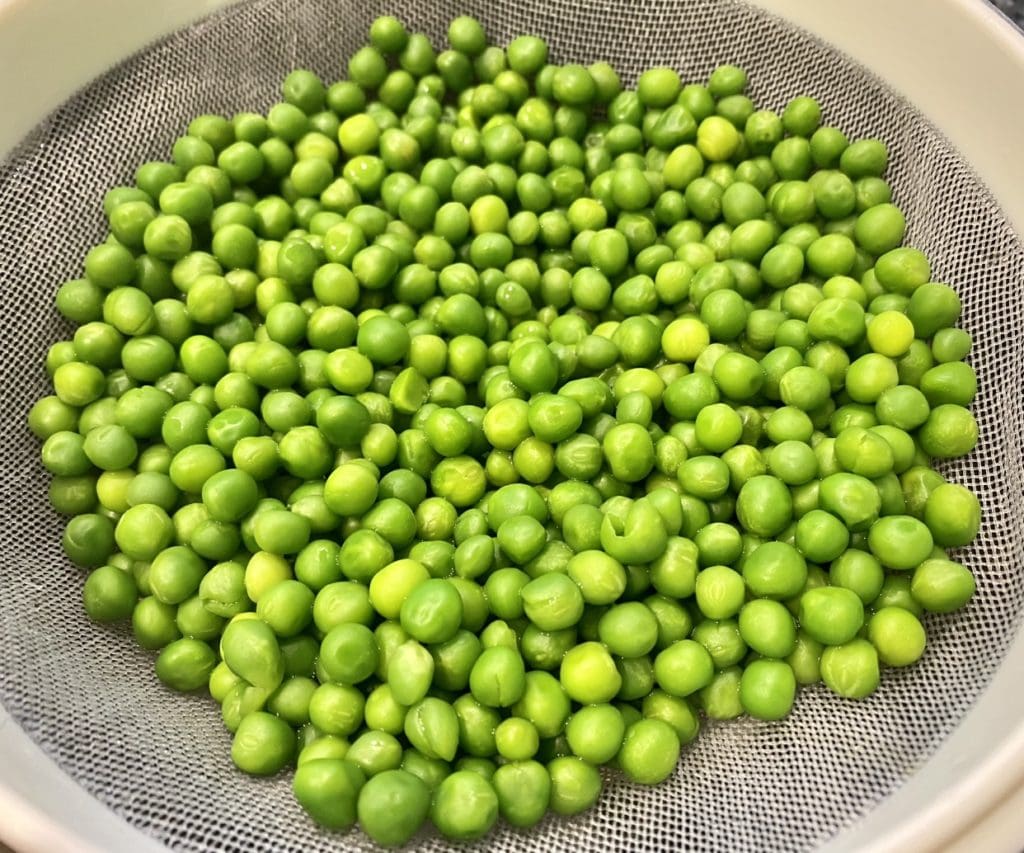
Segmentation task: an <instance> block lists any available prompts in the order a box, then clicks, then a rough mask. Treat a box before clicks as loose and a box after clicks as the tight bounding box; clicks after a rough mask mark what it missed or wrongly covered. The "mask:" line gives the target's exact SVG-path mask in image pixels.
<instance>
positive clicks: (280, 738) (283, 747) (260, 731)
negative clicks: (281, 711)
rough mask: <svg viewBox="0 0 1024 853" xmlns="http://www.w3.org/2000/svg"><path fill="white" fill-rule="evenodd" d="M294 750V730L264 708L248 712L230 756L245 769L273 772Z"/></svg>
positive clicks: (282, 765)
mask: <svg viewBox="0 0 1024 853" xmlns="http://www.w3.org/2000/svg"><path fill="white" fill-rule="evenodd" d="M294 754H295V730H294V729H293V728H292V727H291V726H289V725H288V724H287V723H286V722H285V721H284V720H282V719H280V718H279V717H275V716H274V715H273V714H268V713H266V712H264V711H254V712H253V713H251V714H248V715H246V716H245V717H244V718H243V719H242V721H241V723H240V724H239V726H238V730H237V731H236V732H235V737H234V740H233V741H232V742H231V760H232V761H234V762H235V765H236V766H237V767H238V768H239V769H240V770H244V771H245V772H246V773H251V774H253V775H256V776H272V775H274V774H275V773H277V772H278V771H279V770H281V769H282V768H283V767H284V766H285V765H286V764H288V763H290V762H291V761H292V759H293V757H294Z"/></svg>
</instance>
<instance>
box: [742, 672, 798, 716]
mask: <svg viewBox="0 0 1024 853" xmlns="http://www.w3.org/2000/svg"><path fill="white" fill-rule="evenodd" d="M795 695H796V678H795V676H794V674H793V670H792V668H791V667H790V666H789V664H788V663H786V662H785V661H780V660H768V659H760V660H756V661H753V662H752V663H751V664H750V665H749V666H747V668H746V669H744V670H743V675H742V676H741V677H740V703H741V704H742V706H743V709H744V710H745V711H746V712H747V713H748V714H750V716H752V717H754V718H755V719H758V720H781V719H782V718H783V717H785V716H786V715H787V714H788V713H789V710H790V708H791V707H792V706H793V699H794V697H795Z"/></svg>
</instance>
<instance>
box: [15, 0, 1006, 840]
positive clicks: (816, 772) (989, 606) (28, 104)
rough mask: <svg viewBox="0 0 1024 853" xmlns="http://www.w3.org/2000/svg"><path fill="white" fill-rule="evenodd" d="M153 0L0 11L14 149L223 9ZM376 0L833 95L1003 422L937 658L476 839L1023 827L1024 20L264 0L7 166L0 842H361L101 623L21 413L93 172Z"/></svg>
mask: <svg viewBox="0 0 1024 853" xmlns="http://www.w3.org/2000/svg"><path fill="white" fill-rule="evenodd" d="M150 5H151V4H135V3H128V2H123V0H110V2H107V3H103V4H100V3H81V2H77V3H76V2H74V0H36V2H33V3H29V2H24V1H23V0H22V2H11V0H8V2H7V3H6V4H4V3H0V70H2V72H3V73H2V74H0V78H2V80H3V83H2V88H0V94H2V95H3V99H4V101H5V105H4V112H5V114H6V115H5V122H6V124H5V129H4V131H3V134H4V135H2V136H0V151H2V150H4V149H6V148H8V147H9V146H10V145H12V144H13V143H14V141H15V140H16V139H17V138H18V137H19V136H21V134H22V133H23V132H24V131H26V130H27V129H28V128H29V127H30V126H31V125H32V124H33V123H34V122H35V121H37V120H38V119H39V118H41V117H42V115H43V113H45V112H46V111H47V110H49V109H51V108H52V107H53V106H55V105H56V104H57V103H58V101H59V100H61V99H62V98H63V97H64V96H65V95H67V94H68V93H69V92H70V91H71V90H72V89H73V88H76V87H77V86H78V85H80V83H81V82H82V81H83V80H85V79H88V77H89V76H90V75H91V74H93V73H96V72H98V71H100V70H102V69H103V67H105V66H106V65H107V64H109V63H111V62H112V61H113V60H114V59H119V58H120V57H122V56H124V55H126V54H127V53H128V52H130V50H132V49H134V48H136V47H138V46H139V45H141V44H142V43H143V42H145V41H146V40H148V39H149V38H151V37H154V36H156V35H159V34H161V33H162V32H166V31H168V30H170V29H171V28H173V27H174V26H178V25H180V24H183V23H185V22H186V21H187V20H189V19H190V18H191V17H193V16H194V15H196V14H198V13H200V12H201V11H204V10H207V9H210V8H212V7H215V6H217V5H222V4H221V3H219V2H217V0H205V2H204V0H187V2H186V1H185V0H179V2H178V3H175V4H172V3H170V2H167V3H165V4H161V5H159V6H157V7H156V8H155V9H150V8H149V6H150ZM758 6H763V7H767V8H768V9H770V10H772V11H773V12H776V13H778V14H780V15H782V16H784V17H772V16H771V15H769V14H766V12H765V11H764V9H762V8H758ZM384 12H391V13H394V14H397V15H399V16H400V17H402V18H403V19H404V20H405V21H407V22H408V23H409V24H411V25H413V26H414V27H415V28H417V29H422V30H424V31H426V32H427V33H428V34H429V35H430V36H431V37H433V38H434V39H435V40H440V38H441V37H442V35H443V32H444V27H445V25H446V22H447V21H448V20H449V19H450V18H451V17H453V16H454V15H456V14H460V13H463V12H468V13H471V14H475V15H477V16H478V17H480V18H481V19H482V20H483V21H484V23H485V24H486V26H487V29H488V32H489V34H490V35H491V36H492V37H494V38H496V39H498V40H499V41H502V42H503V41H505V40H506V39H507V38H508V37H510V36H511V35H513V34H517V33H520V32H536V33H538V34H541V35H543V36H545V37H546V38H547V39H548V40H549V42H550V44H551V47H552V51H553V55H554V58H555V59H556V61H563V62H564V61H569V60H581V61H593V60H596V59H608V60H610V61H612V62H613V63H614V64H615V65H616V67H617V68H618V69H619V70H620V72H621V73H622V75H623V77H624V79H625V80H626V82H627V83H628V82H632V81H633V80H634V79H635V74H636V72H637V71H638V70H640V69H642V68H644V67H646V66H648V65H650V64H653V63H668V64H672V65H674V66H676V67H678V68H679V69H680V70H681V71H682V72H683V73H684V77H686V78H688V79H697V78H702V77H703V76H704V75H706V74H707V72H708V71H709V70H710V69H711V68H712V67H714V66H715V65H717V64H719V63H722V62H726V61H728V62H735V63H737V64H740V65H742V66H744V67H745V68H746V69H747V70H748V71H749V72H750V77H751V80H752V95H753V96H754V98H755V100H756V101H757V103H758V104H764V105H767V106H769V107H772V108H776V109H777V108H780V107H781V106H782V105H783V104H784V103H785V101H786V100H787V99H788V98H790V97H792V96H794V95H798V94H812V95H814V96H816V97H817V98H819V100H820V101H821V103H822V105H823V108H824V112H825V116H826V119H827V121H828V122H829V123H831V124H835V125H838V126H839V127H841V128H843V129H844V130H845V131H846V132H847V133H848V134H850V135H851V136H858V135H877V136H879V137H881V138H882V139H884V140H886V142H887V143H888V144H889V147H890V152H891V166H890V170H889V173H888V175H889V178H890V179H891V181H892V184H893V186H894V189H895V198H896V201H897V203H899V204H900V206H901V207H902V208H903V210H904V211H905V212H906V213H907V218H908V220H909V223H910V228H909V232H908V235H907V239H908V242H909V243H911V244H913V245H917V246H919V247H920V248H922V249H923V250H924V251H925V252H927V254H928V255H929V257H930V259H931V260H932V265H933V270H934V275H935V277H936V278H937V279H939V280H944V281H947V282H949V283H951V284H952V285H954V286H955V287H956V288H957V289H958V291H959V292H960V294H961V296H962V298H963V302H964V315H963V324H964V326H965V327H966V328H967V329H968V330H969V331H970V332H971V333H972V334H973V335H974V339H975V342H976V343H975V349H974V351H973V354H972V356H971V360H972V363H973V364H974V366H975V368H976V369H977V371H978V375H979V379H980V393H979V395H978V400H977V403H976V405H975V412H976V415H977V417H978V420H979V423H980V425H981V431H982V440H981V442H980V444H979V447H978V449H977V451H976V452H975V453H974V454H972V455H971V456H970V457H969V458H967V459H965V460H961V461H958V462H956V463H954V464H953V465H951V466H949V467H948V470H947V474H948V475H949V476H950V477H951V478H953V479H955V480H956V481H958V482H962V483H964V484H966V485H968V486H969V487H971V488H972V489H973V490H974V491H975V492H976V493H977V494H978V495H979V496H980V498H981V500H982V504H983V507H984V511H985V518H984V525H983V528H982V532H981V535H980V536H979V538H978V540H977V542H976V544H975V545H974V546H973V547H972V548H971V549H970V550H969V551H968V552H967V553H966V554H965V555H964V556H963V559H964V560H965V561H966V562H967V564H968V565H969V566H970V567H971V568H972V570H973V571H974V572H975V573H976V576H977V579H978V593H977V596H976V598H975V599H974V600H973V601H972V602H971V603H970V604H969V606H968V607H967V608H966V609H965V610H964V611H962V612H959V613H956V614H953V615H952V616H949V617H943V618H934V619H930V620H929V622H928V631H929V640H930V645H929V651H928V653H927V654H926V656H925V658H924V659H923V660H922V661H921V662H920V663H919V664H918V665H917V666H915V667H913V668H911V669H910V670H908V671H903V672H889V673H887V674H886V675H885V677H884V678H883V683H882V687H881V689H880V690H879V691H878V692H877V693H876V694H875V695H873V696H872V697H870V698H869V699H868V700H866V701H864V702H862V703H853V702H844V701H841V700H838V699H837V698H836V697H834V696H832V695H829V694H827V692H826V691H825V690H823V689H810V690H805V691H804V692H803V693H802V694H801V696H800V698H799V700H798V702H797V705H796V708H795V710H794V712H793V714H792V715H791V716H790V717H789V718H788V719H787V720H785V721H784V722H781V723H776V724H763V723H757V722H754V721H750V720H746V721H741V722H733V723H730V724H724V725H719V726H711V727H708V729H709V730H708V731H705V732H704V733H702V735H701V737H700V738H699V739H698V740H697V742H696V744H695V745H694V746H692V747H691V748H689V749H687V750H686V752H685V755H684V758H683V760H682V762H681V763H680V766H679V770H678V772H677V774H676V775H675V777H674V778H673V779H672V780H670V781H669V782H667V783H666V784H664V785H661V786H659V787H657V788H654V789H640V788H637V787H633V786H629V785H626V784H624V783H622V782H619V781H614V782H612V783H611V784H610V786H609V787H608V789H607V791H606V793H605V795H604V796H603V798H602V800H601V803H600V805H599V806H598V807H597V808H596V809H595V810H593V811H592V812H591V813H589V814H587V815H585V816H583V817H581V818H578V819H574V820H561V819H549V820H547V821H545V822H544V823H543V824H542V825H541V826H540V827H538V828H537V829H535V830H534V831H532V832H529V833H515V832H511V831H509V830H508V829H506V828H502V829H499V830H498V831H497V832H496V833H495V834H493V835H492V836H490V837H489V838H488V839H487V840H486V841H484V842H481V843H480V844H479V845H478V846H477V847H476V848H475V849H479V850H496V851H509V852H510V853H511V851H526V850H545V851H561V850H573V851H577V850H623V851H626V850H645V851H655V850H701V851H705V850H706V851H711V850H729V851H754V850H767V849H771V850H776V849H778V850H804V849H812V848H827V849H830V850H833V851H840V850H858V849H866V848H874V849H879V850H895V849H901V850H906V849H915V850H916V849H921V850H925V849H938V848H944V849H954V848H955V847H957V846H959V849H964V850H966V849H993V850H999V849H1006V850H1010V849H1014V848H1017V847H1019V845H1020V842H1021V840H1022V839H1024V824H1022V822H1021V809H1020V806H1019V805H1017V806H1015V805H1014V803H1015V802H1016V803H1019V791H1020V786H1021V779H1022V776H1024V724H1022V720H1024V686H1022V678H1021V676H1022V674H1024V636H1022V631H1021V623H1022V616H1024V499H1022V498H1024V487H1022V483H1024V456H1022V435H1024V348H1022V346H1021V329H1022V328H1024V244H1022V241H1021V234H1024V166H1022V163H1024V158H1022V157H1020V153H1019V152H1020V149H1019V145H1020V139H1021V138H1022V135H1024V134H1022V130H1024V119H1022V115H1021V112H1022V110H1021V106H1022V101H1021V96H1020V93H1021V92H1022V91H1024V47H1022V45H1024V41H1022V40H1021V39H1020V38H1019V37H1018V36H1016V35H1015V34H1014V32H1013V31H1012V30H1011V28H1010V27H1009V25H1008V24H1006V23H1005V22H1003V21H1001V20H1000V19H999V18H998V17H997V16H996V15H995V13H993V12H992V11H990V10H988V9H987V8H986V7H985V6H984V5H983V4H981V3H980V2H973V0H941V2H931V3H927V4H926V3H924V2H923V0H921V2H918V0H914V2H909V1H908V2H903V3H901V2H896V3H892V2H884V0H861V2H858V3H857V4H833V3H820V4H810V3H805V2H799V0H762V2H761V3H760V4H758V5H753V4H750V5H748V4H741V3H737V2H732V1H731V0H691V2H686V3H683V2H673V0H649V2H641V3H632V2H629V0H594V2H580V0H576V1H575V2H573V0H520V2H515V0H505V1H504V2H491V3H486V2H482V0H463V2H451V0H441V2H433V3H429V4H428V3H415V2H409V0H388V2H380V0H371V1H370V2H356V0H336V2H332V0H258V2H254V3H245V4H240V5H238V6H233V7H232V8H229V9H227V10H226V11H223V12H221V13H220V14H218V15H216V16H215V17H213V18H210V19H207V20H204V21H202V22H201V23H199V24H197V25H195V26H192V27H191V28H189V29H187V30H184V31H181V32H178V33H176V34H174V35H172V36H170V37H169V38H166V39H164V40H163V41H160V42H158V43H156V44H155V45H153V46H151V47H149V48H146V49H145V50H143V51H142V52H141V53H138V54H136V55H135V56H133V57H132V58H130V59H128V60H127V61H126V62H124V63H123V64H121V65H118V66H117V67H115V68H114V69H113V70H112V71H110V72H108V73H106V74H105V75H104V76H102V77H101V78H99V79H98V80H97V81H95V82H94V83H91V84H89V85H88V86H86V87H85V88H84V89H83V90H81V91H80V92H79V93H78V94H77V95H75V96H74V97H73V98H72V99H71V100H70V101H67V102H66V103H64V104H63V105H62V106H61V107H60V108H59V109H58V110H57V111H56V112H55V113H53V114H52V115H50V117H49V118H48V119H47V120H46V121H45V122H44V123H43V124H42V125H40V126H39V127H37V128H36V129H35V130H34V131H33V132H32V133H31V134H30V135H29V136H28V137H27V138H26V139H25V140H24V141H23V142H21V143H20V144H19V145H18V147H17V148H16V149H15V150H14V151H13V153H10V154H9V155H8V156H7V159H6V160H5V161H4V162H3V164H2V165H0V303H2V304H0V372H2V378H0V387H2V388H3V395H2V397H0V430H2V434H3V436H4V442H3V444H2V445H0V459H2V463H3V464H2V466H0V496H2V498H0V499H2V501H3V524H2V525H0V590H2V595H0V705H2V708H0V838H4V839H6V840H8V841H9V843H11V844H14V845H15V846H16V847H18V848H19V849H24V850H29V849H38V850H47V851H50V850H58V849H75V848H78V849H106V850H131V851H147V850H156V849H160V847H161V845H167V846H170V847H172V848H174V849H178V850H187V851H201V850H202V851H205V850H224V851H239V852H241V851H250V850H274V851H310V853H312V851H320V850H349V849H353V850H355V849H372V845H370V844H369V842H367V841H366V839H365V837H364V836H362V835H361V834H358V833H351V834H347V835H341V836H338V835H329V834H325V833H321V832H319V831H318V830H317V829H315V828H314V827H313V825H312V823H311V822H309V821H308V820H306V819H305V818H304V817H303V815H302V814H301V813H300V810H299V807H298V806H297V805H296V804H295V803H294V801H293V800H292V797H291V795H290V792H289V782H288V780H287V779H286V778H279V779H272V780H265V781H258V780H254V779H251V778H248V777H244V776H243V775H242V774H240V773H238V772H236V771H235V770H234V769H233V768H232V766H231V762H230V758H229V738H228V734H227V733H226V731H225V730H224V729H223V727H222V726H221V724H220V722H219V719H218V713H217V708H216V706H215V705H214V704H213V703H212V702H209V701H203V700H200V699H195V698H183V697H181V696H179V695H176V694H171V693H169V692H168V691H166V690H164V689H163V688H162V687H161V686H160V685H159V684H158V682H157V681H156V680H155V678H154V677H153V674H152V660H151V658H150V657H149V656H148V655H147V654H146V653H144V652H142V651H140V650H138V649H137V648H136V647H135V646H134V644H133V642H132V641H131V639H130V637H129V636H128V635H127V632H124V631H112V630H102V629H99V628H97V627H95V626H93V625H91V624H89V623H88V622H87V620H86V618H85V616H84V614H83V613H82V610H81V604H80V589H81V583H82V575H81V574H80V573H79V572H78V571H77V570H75V569H73V568H72V567H71V566H70V565H69V564H68V562H67V561H66V560H65V559H64V558H63V557H62V555H61V553H60V548H59V538H60V520H59V519H58V518H57V517H56V516H55V515H54V514H53V513H52V512H51V511H50V510H49V509H48V507H47V503H46V485H45V484H46V477H45V476H44V472H43V471H42V469H41V467H40V465H39V463H38V462H37V456H38V448H37V444H36V442H35V440H34V439H33V438H32V437H31V436H30V435H29V434H28V431H27V430H26V428H25V426H24V418H25V414H26V412H27V410H28V407H29V405H30V404H31V402H32V401H33V400H35V399H36V398H37V397H38V396H40V395H41V394H42V393H44V388H45V380H44V377H43V375H42V370H41V364H42V359H43V354H44V352H45V349H46V346H47V344H48V343H49V342H51V341H52V340H54V339H56V338H57V337H59V336H60V335H61V334H62V333H66V331H67V329H66V328H64V326H63V325H62V323H61V321H60V319H59V318H58V316H57V314H56V312H55V310H54V309H53V307H52V299H53V293H54V290H55V288H56V287H57V285H58V283H59V282H61V281H63V280H64V279H66V278H69V277H73V276H76V275H78V274H79V273H80V266H79V265H80V260H81V258H82V256H83V254H84V252H85V250H86V249H87V248H88V247H89V246H90V245H92V244H93V243H95V242H96V241H98V240H100V239H102V237H103V228H102V222H101V215H100V208H99V202H100V198H101V196H102V192H103V190H104V189H105V188H107V187H108V186H111V185H113V184H116V183H121V182H124V181H125V180H126V179H128V178H129V176H130V174H131V170H132V169H133V167H134V165H135V164H137V163H139V162H141V161H143V160H146V159H150V158H157V157H161V156H166V154H167V152H168V150H169V146H170V144H171V142H172V140H173V139H174V138H175V136H176V135H178V134H179V133H181V132H182V131H183V129H184V127H185V124H186V122H187V120H188V119H189V118H190V117H191V116H193V115H196V114H198V113H201V112H221V113H225V114H229V115H230V114H232V113H234V112H236V111H238V110H241V109H253V108H255V109H265V108H266V107H267V106H268V105H269V104H270V103H271V102H273V101H274V100H275V99H276V92H277V86H278V84H279V81H280V79H281V77H282V76H283V74H284V73H286V72H287V71H288V70H290V69H291V68H293V67H295V66H298V65H305V66H308V67H311V68H313V69H315V70H316V71H318V72H320V73H321V74H323V75H324V76H325V77H326V78H327V79H335V78H336V77H337V76H339V73H340V57H342V56H345V55H348V54H349V53H350V52H351V51H352V50H353V48H354V47H355V46H356V45H357V44H358V43H359V42H360V40H361V39H362V38H363V36H364V34H365V32H366V27H367V25H368V23H369V22H370V20H372V18H373V17H374V16H375V15H377V14H381V13H384ZM796 25H799V26H800V27H803V29H798V28H797V26H796ZM830 44H831V45H835V47H832V46H829V45H830ZM837 48H839V49H841V50H844V51H846V54H843V53H841V52H839V49H837ZM851 57H852V58H851ZM854 59H857V60H860V61H861V62H863V63H864V64H863V65H861V64H857V62H855V61H854ZM869 69H871V70H869ZM914 105H916V107H915V106H914ZM1015 796H1016V797H1017V799H1016V800H1015V799H1014V797H1015ZM979 827H980V830H979ZM972 830H973V832H974V834H973V835H968V836H964V833H965V832H968V831H972ZM979 831H981V832H982V833H984V834H983V835H981V836H979V835H978V832H979ZM958 839H959V840H958ZM979 839H980V840H979ZM420 847H421V849H424V850H441V849H446V845H445V844H443V843H442V842H441V841H440V840H439V839H437V838H434V837H424V838H423V839H422V841H421V844H420ZM459 849H465V848H459Z"/></svg>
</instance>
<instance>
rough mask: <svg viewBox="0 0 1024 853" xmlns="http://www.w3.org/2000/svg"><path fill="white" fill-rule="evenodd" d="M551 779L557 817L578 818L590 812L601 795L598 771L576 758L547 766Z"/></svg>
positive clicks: (553, 762) (553, 809) (552, 809)
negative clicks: (587, 811)
mask: <svg viewBox="0 0 1024 853" xmlns="http://www.w3.org/2000/svg"><path fill="white" fill-rule="evenodd" d="M547 770H548V775H549V776H550V777H551V801H550V804H549V805H550V808H551V811H553V812H554V813H555V814H560V815H575V814H581V813H582V812H585V811H586V810H587V809H589V808H590V807H591V806H593V805H594V803H596V802H597V798H598V797H599V796H600V795H601V787H602V782H601V775H600V773H598V771H597V768H595V767H594V766H593V765H591V764H588V763H587V762H585V761H583V760H582V759H580V758H577V757H575V756H568V755H566V756H561V757H558V758H555V759H553V760H552V761H551V762H550V763H549V764H548V767H547Z"/></svg>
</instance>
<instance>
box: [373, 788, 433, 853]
mask: <svg viewBox="0 0 1024 853" xmlns="http://www.w3.org/2000/svg"><path fill="white" fill-rule="evenodd" d="M429 811H430V789H429V788H428V787H427V786H426V784H425V783H424V782H423V781H422V780H421V779H420V778H419V777H418V776H414V775H413V774H412V773H409V772H408V771H406V770H385V771H384V772H382V773H378V774H377V775H376V776H373V777H372V778H370V779H368V780H367V782H366V784H364V785H363V786H362V788H361V789H360V790H359V795H358V800H357V803H356V813H357V815H358V818H359V825H360V827H362V829H363V831H364V832H365V833H366V834H367V835H369V836H370V838H372V839H373V840H374V841H376V842H377V843H378V844H382V845H385V846H398V845H401V844H405V843H406V842H407V841H408V840H409V839H410V838H412V836H413V835H415V834H416V832H417V831H418V830H419V828H420V827H421V826H422V825H423V823H424V822H425V821H426V819H427V815H428V813H429Z"/></svg>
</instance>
